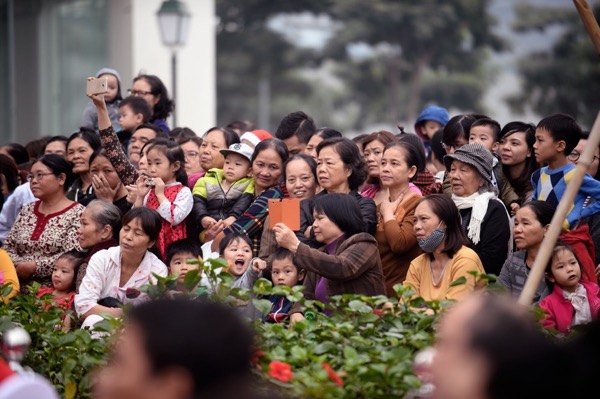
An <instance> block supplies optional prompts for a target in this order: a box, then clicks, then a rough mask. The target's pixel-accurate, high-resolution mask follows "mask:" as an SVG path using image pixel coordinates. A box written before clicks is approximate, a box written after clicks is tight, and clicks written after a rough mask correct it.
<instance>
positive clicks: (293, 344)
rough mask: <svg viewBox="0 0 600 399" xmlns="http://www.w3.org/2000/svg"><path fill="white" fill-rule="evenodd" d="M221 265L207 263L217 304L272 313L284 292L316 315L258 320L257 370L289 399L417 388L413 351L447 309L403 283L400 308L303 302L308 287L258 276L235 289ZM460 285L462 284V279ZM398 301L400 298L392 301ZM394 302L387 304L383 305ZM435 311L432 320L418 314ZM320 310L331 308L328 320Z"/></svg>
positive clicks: (166, 290)
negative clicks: (418, 296)
mask: <svg viewBox="0 0 600 399" xmlns="http://www.w3.org/2000/svg"><path fill="white" fill-rule="evenodd" d="M223 266H225V265H224V264H223V261H222V260H219V259H216V260H210V261H207V262H205V265H204V266H203V269H204V273H205V274H206V275H207V277H208V281H209V284H210V287H207V288H208V292H210V294H208V293H206V292H204V293H202V294H201V295H210V296H211V297H212V298H213V299H215V300H221V301H226V302H230V303H233V304H234V305H240V304H244V303H247V302H248V301H252V302H253V305H254V306H255V307H256V308H257V309H259V310H260V311H261V312H262V313H263V314H266V313H267V312H268V311H269V309H270V307H271V303H270V301H268V300H267V299H264V298H267V297H268V296H269V295H285V296H286V297H287V298H288V299H289V300H290V301H292V302H300V303H301V304H302V306H303V307H304V308H306V309H307V312H306V314H307V315H308V314H312V315H314V316H315V317H314V318H313V319H312V320H306V321H302V322H298V323H295V324H294V325H293V326H290V325H289V323H281V324H274V323H263V322H262V321H260V320H259V321H256V322H254V327H255V330H256V332H257V351H256V353H255V356H254V358H253V359H252V364H253V367H254V368H255V373H256V374H257V375H258V376H260V377H261V378H263V379H264V380H265V381H266V382H267V384H268V385H270V386H271V387H273V388H276V389H277V390H278V391H279V393H280V394H281V395H282V396H284V397H290V398H296V397H298V398H390V397H402V396H404V395H405V394H406V393H407V392H408V391H410V390H412V389H415V388H418V387H419V385H420V381H419V380H418V379H417V378H416V376H415V375H414V372H413V368H412V362H413V358H414V355H415V353H416V352H417V351H418V350H420V349H423V348H425V347H427V346H429V345H431V344H432V342H433V324H434V322H435V320H436V314H437V313H438V311H439V310H440V309H442V308H443V307H444V306H445V305H446V304H445V303H438V302H430V303H426V302H425V301H423V300H422V299H416V300H410V299H409V298H410V295H411V294H412V291H411V290H409V289H407V288H404V287H402V286H397V287H396V289H397V293H398V295H399V297H402V298H403V299H404V300H403V301H402V304H399V305H396V306H394V307H393V308H390V307H389V306H390V302H391V301H390V299H389V298H387V297H384V296H378V297H367V296H361V295H341V296H336V297H332V298H331V302H330V303H329V304H323V303H320V302H317V301H309V300H305V299H304V298H303V295H302V287H293V288H289V287H282V286H276V287H274V286H273V285H272V283H271V282H270V281H268V280H265V279H259V280H258V281H257V282H256V284H255V285H254V288H253V289H252V290H251V291H249V292H248V291H245V290H241V289H232V288H231V285H232V281H233V279H232V277H231V276H230V275H229V274H227V273H223V272H222V268H223ZM199 281H200V276H199V274H198V273H195V272H188V274H187V275H186V286H187V287H188V291H189V293H188V294H184V295H187V296H189V297H192V298H193V297H195V296H197V293H198V290H197V289H195V288H194V287H196V286H197V284H198V283H199ZM458 283H459V282H458ZM175 284H176V279H175V277H174V276H169V277H166V278H164V279H161V278H159V279H158V282H157V284H156V285H154V286H149V287H146V289H145V291H146V292H148V293H149V294H150V296H152V297H157V298H158V297H162V296H164V295H170V293H172V292H173V290H174V288H175ZM393 302H394V303H396V304H397V303H398V301H397V300H393ZM386 304H388V305H387V306H385V307H384V305H386ZM425 307H426V308H429V309H432V310H433V313H434V314H433V315H431V314H427V313H426V312H422V311H418V310H416V311H415V309H422V308H425ZM319 309H321V310H323V309H324V310H326V313H329V314H330V315H329V316H327V315H326V314H325V313H323V312H319Z"/></svg>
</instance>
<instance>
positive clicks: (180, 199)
mask: <svg viewBox="0 0 600 399" xmlns="http://www.w3.org/2000/svg"><path fill="white" fill-rule="evenodd" d="M177 184H181V183H180V182H178V181H177V182H174V183H169V184H165V187H170V186H175V185H177ZM149 195H150V193H148V194H146V196H145V197H144V206H146V202H147V201H148V196H149ZM173 205H174V206H175V209H174V210H173V212H172V213H171V202H170V201H169V200H168V199H166V200H164V201H163V202H161V203H160V205H159V206H158V209H156V212H158V214H159V215H160V216H161V217H162V218H163V219H165V220H166V221H167V222H169V223H171V224H172V225H173V226H177V225H178V224H179V223H181V222H183V221H184V220H185V218H186V217H187V216H188V215H189V214H190V212H191V211H192V208H193V207H194V196H193V195H192V190H190V189H189V187H185V186H184V187H183V188H182V189H181V191H179V192H178V193H177V197H175V201H173ZM171 215H172V216H171Z"/></svg>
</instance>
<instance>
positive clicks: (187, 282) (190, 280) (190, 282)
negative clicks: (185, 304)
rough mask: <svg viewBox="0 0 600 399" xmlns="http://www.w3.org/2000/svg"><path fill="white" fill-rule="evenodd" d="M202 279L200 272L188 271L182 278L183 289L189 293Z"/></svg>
mask: <svg viewBox="0 0 600 399" xmlns="http://www.w3.org/2000/svg"><path fill="white" fill-rule="evenodd" d="M201 279H202V275H201V274H200V270H197V269H194V270H190V271H188V272H187V273H186V274H185V277H184V278H183V286H184V287H185V289H186V291H187V292H191V291H192V290H193V289H194V288H196V286H197V285H198V284H200V280H201Z"/></svg>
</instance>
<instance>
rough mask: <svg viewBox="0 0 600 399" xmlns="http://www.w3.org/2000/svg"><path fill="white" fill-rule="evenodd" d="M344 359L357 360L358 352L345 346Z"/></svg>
mask: <svg viewBox="0 0 600 399" xmlns="http://www.w3.org/2000/svg"><path fill="white" fill-rule="evenodd" d="M344 357H345V358H346V359H356V358H358V352H356V349H354V348H353V347H351V346H345V347H344Z"/></svg>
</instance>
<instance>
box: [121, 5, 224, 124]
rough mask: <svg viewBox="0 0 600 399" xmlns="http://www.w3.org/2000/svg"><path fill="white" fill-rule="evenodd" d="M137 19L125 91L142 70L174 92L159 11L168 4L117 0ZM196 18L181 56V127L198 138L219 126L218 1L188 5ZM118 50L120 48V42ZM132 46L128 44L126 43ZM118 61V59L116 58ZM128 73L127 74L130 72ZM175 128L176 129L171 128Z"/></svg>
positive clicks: (180, 52)
mask: <svg viewBox="0 0 600 399" xmlns="http://www.w3.org/2000/svg"><path fill="white" fill-rule="evenodd" d="M111 1H112V2H113V3H119V4H120V3H129V4H128V5H118V6H116V7H123V8H122V9H121V10H122V11H123V12H126V9H127V8H128V7H129V8H130V15H131V19H130V21H131V25H130V26H131V36H130V37H131V44H130V45H131V49H130V50H129V51H130V54H131V57H130V60H131V66H130V69H129V71H131V75H130V76H127V77H125V76H124V77H123V79H124V80H125V79H127V80H126V81H125V83H124V87H123V88H124V89H127V88H129V87H131V79H132V78H133V77H134V76H135V75H137V74H138V73H139V72H140V71H144V72H145V73H148V74H152V75H156V76H158V77H160V78H161V80H162V81H163V83H164V84H165V85H166V86H167V89H168V90H169V95H170V94H171V93H172V92H173V90H172V87H171V82H172V76H171V53H170V50H169V49H168V48H167V47H165V46H163V44H162V41H161V38H160V31H159V28H158V19H157V16H156V12H157V11H158V9H159V8H160V5H161V3H162V0H127V1H126V2H121V1H120V0H111ZM182 1H183V2H185V3H186V5H187V7H188V9H189V11H190V13H191V14H192V17H191V18H192V19H191V25H190V33H189V38H188V43H187V44H186V45H185V46H184V47H183V48H181V49H179V51H178V52H177V63H178V71H177V103H176V107H177V109H178V113H177V118H178V125H179V126H186V127H189V128H191V129H192V130H194V131H195V132H196V133H197V134H198V135H202V133H203V132H204V131H205V130H207V129H208V128H210V127H212V126H214V125H215V121H216V77H215V64H216V49H215V40H216V39H215V27H216V19H215V2H214V0H182ZM114 40H115V41H116V42H112V43H111V47H112V46H119V45H120V44H119V41H120V39H119V37H115V38H114ZM123 45H124V46H127V45H128V44H126V43H125V44H123ZM115 56H116V54H115ZM124 71H125V69H124ZM173 127H174V126H172V125H171V128H173Z"/></svg>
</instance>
